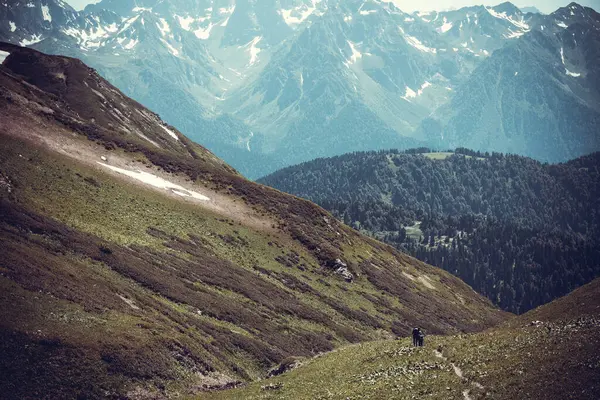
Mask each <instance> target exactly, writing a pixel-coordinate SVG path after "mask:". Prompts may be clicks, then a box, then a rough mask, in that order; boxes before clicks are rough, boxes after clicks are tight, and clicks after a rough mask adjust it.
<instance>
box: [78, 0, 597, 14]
mask: <svg viewBox="0 0 600 400" xmlns="http://www.w3.org/2000/svg"><path fill="white" fill-rule="evenodd" d="M393 1H394V3H396V4H397V5H398V7H400V8H401V9H402V10H403V11H406V12H412V11H415V10H444V9H449V8H460V7H464V6H469V5H473V4H487V5H497V4H500V3H503V2H504V0H491V1H490V0H475V1H474V0H418V1H415V0H393ZM66 2H67V3H69V4H71V5H72V6H73V7H75V8H76V9H78V10H80V9H82V8H83V7H85V6H86V5H87V4H90V3H97V2H98V0H66ZM570 2H571V0H514V1H513V3H514V4H516V5H517V6H519V7H523V6H536V7H537V8H538V9H540V10H541V11H542V12H545V13H550V12H552V11H555V10H556V9H557V8H559V7H564V6H566V5H567V4H569V3H570ZM577 3H579V4H581V5H585V6H588V7H592V8H593V9H595V10H596V11H600V0H580V1H577Z"/></svg>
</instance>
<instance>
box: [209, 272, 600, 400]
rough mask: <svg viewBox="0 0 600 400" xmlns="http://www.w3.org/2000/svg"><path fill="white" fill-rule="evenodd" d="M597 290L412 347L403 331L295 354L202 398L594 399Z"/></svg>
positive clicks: (599, 386) (598, 369)
mask: <svg viewBox="0 0 600 400" xmlns="http://www.w3.org/2000/svg"><path fill="white" fill-rule="evenodd" d="M598 290H600V280H595V281H593V282H592V283H590V284H588V285H586V286H583V287H581V288H580V289H578V290H576V291H575V292H573V293H571V294H569V295H568V296H565V297H563V298H561V299H558V300H556V301H554V302H552V303H550V304H548V305H546V306H543V307H540V308H539V309H537V310H534V311H532V312H530V313H527V314H525V315H523V316H521V317H518V318H514V319H511V320H510V322H509V323H508V324H507V325H506V326H502V327H500V328H495V329H491V330H488V331H486V332H483V333H478V334H473V335H459V336H453V337H437V336H433V337H432V336H428V337H427V338H426V341H425V347H421V348H413V347H411V344H410V343H409V340H410V339H408V338H406V339H402V340H396V341H379V342H374V343H368V344H361V345H355V346H348V347H345V348H343V349H341V350H339V351H336V352H332V353H329V354H326V355H324V356H321V357H316V358H312V359H307V360H298V361H297V362H296V365H297V368H296V369H294V370H292V371H290V372H287V373H285V374H283V375H281V376H276V377H274V378H271V379H269V380H267V381H262V382H258V383H255V384H252V385H249V386H247V387H244V388H241V389H236V390H231V391H223V392H218V393H214V394H211V395H210V396H208V397H207V398H208V399H238V398H243V399H280V398H294V399H307V400H308V399H315V398H322V397H326V398H330V399H346V398H348V397H351V396H355V397H362V396H364V397H368V396H373V395H375V396H377V398H380V399H402V400H404V399H406V400H409V399H413V398H415V397H419V396H422V397H425V396H426V397H427V398H432V399H440V400H441V399H461V398H462V399H477V398H487V399H495V400H508V399H513V398H520V397H523V396H527V397H528V398H532V399H565V398H573V399H581V400H588V399H589V400H594V399H597V398H598V396H599V395H600V380H598V376H599V375H600V357H599V355H598V351H597V350H598V348H599V347H600V302H599V299H600V297H599V296H598ZM565 306H566V307H565ZM584 310H585V311H584ZM582 311H583V312H582ZM315 382H318V384H315Z"/></svg>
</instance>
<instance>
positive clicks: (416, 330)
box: [412, 328, 419, 347]
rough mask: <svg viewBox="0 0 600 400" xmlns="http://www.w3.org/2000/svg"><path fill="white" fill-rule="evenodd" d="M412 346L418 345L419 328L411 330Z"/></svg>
mask: <svg viewBox="0 0 600 400" xmlns="http://www.w3.org/2000/svg"><path fill="white" fill-rule="evenodd" d="M412 333H413V346H414V347H417V346H418V345H419V328H413V332H412Z"/></svg>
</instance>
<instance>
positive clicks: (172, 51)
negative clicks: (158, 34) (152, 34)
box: [160, 38, 180, 57]
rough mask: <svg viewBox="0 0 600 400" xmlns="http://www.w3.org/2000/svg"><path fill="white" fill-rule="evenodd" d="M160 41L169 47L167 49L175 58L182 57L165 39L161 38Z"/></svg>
mask: <svg viewBox="0 0 600 400" xmlns="http://www.w3.org/2000/svg"><path fill="white" fill-rule="evenodd" d="M160 41H161V42H162V43H163V44H164V45H165V46H166V47H167V49H168V50H169V53H171V54H173V55H174V56H175V57H179V55H180V53H179V50H177V49H176V48H175V47H173V46H172V45H171V44H170V43H169V42H167V41H166V40H165V39H163V38H160Z"/></svg>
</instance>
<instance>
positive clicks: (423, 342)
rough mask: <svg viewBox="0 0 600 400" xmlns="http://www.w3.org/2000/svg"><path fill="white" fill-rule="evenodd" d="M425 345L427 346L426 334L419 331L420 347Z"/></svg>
mask: <svg viewBox="0 0 600 400" xmlns="http://www.w3.org/2000/svg"><path fill="white" fill-rule="evenodd" d="M423 344H425V334H424V333H423V331H422V330H420V329H419V347H423Z"/></svg>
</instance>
